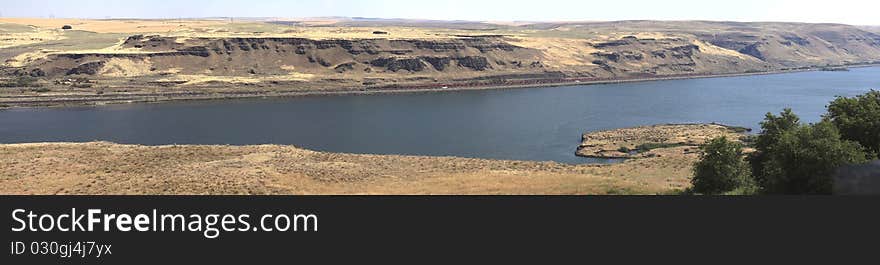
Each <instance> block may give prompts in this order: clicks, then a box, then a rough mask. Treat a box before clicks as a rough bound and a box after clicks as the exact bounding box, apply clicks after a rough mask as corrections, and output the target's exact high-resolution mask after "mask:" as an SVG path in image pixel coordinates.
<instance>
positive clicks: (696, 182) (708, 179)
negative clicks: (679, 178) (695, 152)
mask: <svg viewBox="0 0 880 265" xmlns="http://www.w3.org/2000/svg"><path fill="white" fill-rule="evenodd" d="M701 149H702V150H703V154H702V155H701V157H700V161H698V162H697V163H696V164H694V178H693V179H692V180H691V183H692V184H693V188H692V190H693V192H696V193H702V194H723V193H727V192H732V191H734V190H736V189H741V188H749V187H752V186H753V185H752V178H751V175H750V170H749V166H748V164H747V163H746V162H745V160H743V150H742V144H740V143H738V142H734V141H730V140H728V139H727V137H719V138H715V139H712V140H711V141H709V142H708V143H706V144H705V145H703V146H702V147H701Z"/></svg>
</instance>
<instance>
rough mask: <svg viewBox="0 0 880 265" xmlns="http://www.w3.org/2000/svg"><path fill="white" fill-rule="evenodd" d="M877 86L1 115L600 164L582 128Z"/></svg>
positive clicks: (804, 104)
mask: <svg viewBox="0 0 880 265" xmlns="http://www.w3.org/2000/svg"><path fill="white" fill-rule="evenodd" d="M871 88H875V89H880V68H878V67H871V68H854V69H852V70H851V71H849V72H801V73H788V74H776V75H756V76H740V77H723V78H705V79H688V80H670V81H651V82H640V83H623V84H607V85H579V86H566V87H546V88H529V89H507V90H481V91H454V92H433V93H413V94H383V95H348V96H323V97H299V98H275V99H248V100H225V101H221V100H218V101H192V102H171V103H161V104H129V105H109V106H100V107H70V108H38V109H13V110H6V111H0V142H2V143H21V142H47V141H72V142H81V141H93V140H104V141H112V142H118V143H130V144H145V145H160V144H174V143H176V144H231V145H244V144H292V145H296V146H299V147H303V148H308V149H312V150H320V151H331V152H349V153H370V154H406V155H432V156H462V157H476V158H493V159H515V160H538V161H558V162H564V163H588V162H603V161H602V160H597V159H588V158H581V157H576V156H575V155H574V151H575V148H576V147H577V146H578V144H579V143H580V139H581V134H582V133H584V132H586V131H593V130H604V129H614V128H622V127H631V126H638V125H650V124H659V123H703V122H719V123H724V124H729V125H737V126H745V127H751V128H755V129H758V122H760V121H761V119H762V118H763V116H764V113H766V112H779V111H781V110H782V109H783V108H785V107H790V108H792V109H794V111H795V112H796V113H797V114H798V115H800V116H801V118H802V120H804V121H808V122H811V121H817V120H818V119H819V118H820V116H821V115H822V114H823V113H824V112H825V106H826V105H827V104H828V102H829V101H831V100H832V99H834V96H854V95H858V94H861V93H864V92H867V91H868V90H869V89H871Z"/></svg>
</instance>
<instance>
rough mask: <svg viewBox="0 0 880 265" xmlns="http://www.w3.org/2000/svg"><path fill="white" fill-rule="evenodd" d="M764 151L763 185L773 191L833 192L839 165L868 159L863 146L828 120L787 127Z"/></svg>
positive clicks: (783, 192)
mask: <svg viewBox="0 0 880 265" xmlns="http://www.w3.org/2000/svg"><path fill="white" fill-rule="evenodd" d="M761 151H762V152H763V161H760V162H761V168H762V169H763V172H762V176H761V183H760V185H761V188H762V190H763V191H764V192H765V193H773V194H830V193H831V190H832V182H833V179H832V178H833V174H834V172H835V171H836V170H837V168H839V167H841V166H843V165H847V164H859V163H864V162H866V161H867V159H866V154H865V151H864V149H863V148H862V146H861V145H859V143H857V142H854V141H848V140H843V139H841V138H840V133H839V132H838V131H837V128H836V127H834V125H832V124H831V123H830V122H828V121H822V122H820V123H817V124H813V125H799V126H798V127H796V128H793V129H790V130H786V131H784V132H782V134H780V135H778V137H777V138H776V139H775V141H774V142H773V143H772V144H771V145H770V146H767V147H766V149H765V150H761ZM753 162H754V161H753Z"/></svg>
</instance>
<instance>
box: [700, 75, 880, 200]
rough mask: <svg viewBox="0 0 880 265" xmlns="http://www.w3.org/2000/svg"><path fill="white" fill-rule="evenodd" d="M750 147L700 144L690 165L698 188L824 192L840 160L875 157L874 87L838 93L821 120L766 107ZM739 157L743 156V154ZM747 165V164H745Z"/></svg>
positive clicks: (878, 106)
mask: <svg viewBox="0 0 880 265" xmlns="http://www.w3.org/2000/svg"><path fill="white" fill-rule="evenodd" d="M761 129H762V132H761V133H760V134H759V135H758V136H757V137H756V139H755V140H754V146H753V147H754V149H755V152H753V153H751V154H749V155H747V156H746V155H743V153H742V147H741V146H740V145H739V144H738V143H733V142H730V141H728V140H727V139H725V138H718V139H714V140H712V141H710V142H708V143H707V144H706V145H704V146H703V147H702V150H703V155H702V156H701V159H700V161H698V162H696V163H695V165H694V178H693V180H692V183H693V187H692V189H691V190H690V191H691V192H693V193H699V194H756V193H761V194H830V193H831V192H832V186H833V174H834V173H835V171H836V170H837V169H838V168H839V167H841V166H844V165H851V164H861V163H865V162H867V161H869V160H871V159H875V158H876V156H877V155H876V154H877V152H878V151H877V150H878V148H880V144H878V143H880V93H878V92H877V91H871V92H869V93H867V94H865V95H861V96H857V97H854V98H845V97H839V98H837V99H836V100H834V101H833V102H832V103H831V104H830V105H829V106H828V114H826V115H825V117H824V118H823V119H822V121H820V122H818V123H814V124H802V123H801V122H800V118H799V117H798V116H797V115H795V114H794V113H793V112H792V111H791V109H785V110H784V111H782V112H781V113H780V114H779V115H778V116H777V115H773V114H772V113H767V115H766V116H765V118H764V121H763V122H761ZM744 157H745V160H743V158H744ZM749 169H751V170H749Z"/></svg>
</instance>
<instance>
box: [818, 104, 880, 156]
mask: <svg viewBox="0 0 880 265" xmlns="http://www.w3.org/2000/svg"><path fill="white" fill-rule="evenodd" d="M825 118H827V119H829V120H831V122H832V123H834V126H837V129H838V130H840V135H841V137H843V139H845V140H850V141H856V142H859V143H860V144H861V145H862V146H864V147H865V148H866V149H868V150H869V151H870V152H871V153H873V154H872V156H873V155H876V154H878V153H880V91H876V90H871V91H870V92H868V93H867V94H864V95H860V96H857V97H852V98H846V97H837V98H836V99H835V100H834V101H832V102H831V104H829V105H828V114H826V115H825Z"/></svg>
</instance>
